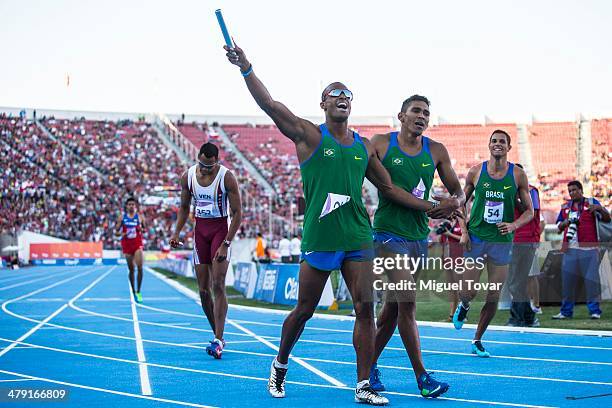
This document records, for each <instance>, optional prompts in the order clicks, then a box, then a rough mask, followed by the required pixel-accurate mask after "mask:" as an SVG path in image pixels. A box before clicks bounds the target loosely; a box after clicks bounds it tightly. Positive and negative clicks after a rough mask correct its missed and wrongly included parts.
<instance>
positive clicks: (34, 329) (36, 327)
mask: <svg viewBox="0 0 612 408" xmlns="http://www.w3.org/2000/svg"><path fill="white" fill-rule="evenodd" d="M89 273H91V271H87V272H83V273H80V274H78V275H75V276H72V277H70V278H68V279H64V280H61V281H59V282H55V283H54V284H52V285H49V286H45V287H44V288H40V289H37V290H35V291H33V292H30V293H26V294H25V295H22V296H19V297H16V298H14V299H10V300H7V301H6V302H4V303H2V310H4V312H5V313H9V312H7V309H6V306H7V305H9V304H11V303H14V302H18V301H20V300H22V299H25V298H27V297H29V296H32V295H36V294H37V293H40V292H43V291H45V290H48V289H51V288H54V287H56V286H58V285H62V284H64V283H66V282H69V281H71V280H73V279H76V278H80V277H81V276H84V275H87V274H89ZM96 282H98V281H96ZM82 293H85V292H81V294H82ZM81 294H79V295H77V296H80V295H81ZM66 307H68V304H67V303H65V304H63V305H62V306H60V307H59V308H58V309H56V310H55V312H53V313H51V314H50V315H49V316H47V317H46V318H45V319H43V320H41V321H40V323H38V324H37V325H36V326H34V327H32V328H31V329H30V330H28V331H27V332H25V333H24V334H23V335H21V337H19V338H18V339H17V340H15V341H14V342H13V343H11V344H10V345H9V346H7V347H6V348H5V349H4V350H2V351H0V357H2V356H3V355H5V354H6V353H8V352H9V351H11V350H12V349H13V348H14V347H15V346H17V344H19V342H21V341H23V340H25V339H27V338H28V337H30V336H31V335H32V334H33V333H34V332H35V331H36V330H38V329H40V328H41V327H42V326H43V325H44V324H45V323H47V322H48V321H49V320H51V319H53V318H54V317H55V316H57V315H58V314H60V313H61V312H62V311H63V310H64V309H65V308H66ZM9 314H10V313H9Z"/></svg>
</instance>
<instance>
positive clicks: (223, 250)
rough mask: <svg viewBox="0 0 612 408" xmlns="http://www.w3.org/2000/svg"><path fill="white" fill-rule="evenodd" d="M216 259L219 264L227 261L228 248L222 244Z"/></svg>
mask: <svg viewBox="0 0 612 408" xmlns="http://www.w3.org/2000/svg"><path fill="white" fill-rule="evenodd" d="M214 259H215V261H217V262H223V261H225V260H226V259H227V247H226V246H225V245H223V244H221V246H220V247H219V248H218V249H217V252H216V253H215V258H214Z"/></svg>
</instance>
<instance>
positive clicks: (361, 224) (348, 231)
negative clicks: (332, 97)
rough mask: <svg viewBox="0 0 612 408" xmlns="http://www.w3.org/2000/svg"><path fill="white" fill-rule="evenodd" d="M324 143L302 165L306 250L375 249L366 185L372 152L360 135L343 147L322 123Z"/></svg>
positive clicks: (303, 245)
mask: <svg viewBox="0 0 612 408" xmlns="http://www.w3.org/2000/svg"><path fill="white" fill-rule="evenodd" d="M319 128H320V129H321V142H320V143H319V146H318V147H317V149H316V150H315V151H314V153H313V154H312V155H311V156H310V157H309V158H308V159H307V160H306V161H304V162H303V163H302V164H301V165H300V172H301V173H302V186H303V188H304V199H305V201H306V210H305V213H304V231H303V239H302V251H356V250H359V249H366V248H371V247H372V227H371V226H370V217H369V216H368V212H367V211H366V209H365V206H364V205H363V200H362V191H361V189H362V186H363V179H364V177H365V173H366V169H367V167H368V151H367V149H366V147H365V145H364V144H363V142H362V140H361V138H360V137H359V135H358V134H357V133H353V144H351V145H350V146H344V145H341V144H339V143H338V142H337V141H336V140H335V139H334V138H333V136H332V135H331V134H330V133H329V130H328V129H327V126H326V125H325V124H322V125H320V126H319Z"/></svg>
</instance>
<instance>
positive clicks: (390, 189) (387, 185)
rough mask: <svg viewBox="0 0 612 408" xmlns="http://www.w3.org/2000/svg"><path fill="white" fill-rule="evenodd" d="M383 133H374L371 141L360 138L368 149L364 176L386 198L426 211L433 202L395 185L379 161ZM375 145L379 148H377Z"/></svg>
mask: <svg viewBox="0 0 612 408" xmlns="http://www.w3.org/2000/svg"><path fill="white" fill-rule="evenodd" d="M384 137H385V135H375V136H374V137H372V142H370V141H369V140H368V139H366V138H361V140H362V141H363V144H364V145H365V147H366V149H367V151H368V168H367V169H366V178H367V179H368V180H370V181H371V182H372V184H374V186H375V187H376V188H377V189H378V191H380V193H381V194H383V195H384V196H385V197H387V198H388V199H390V200H392V201H394V202H395V203H397V204H399V205H402V206H404V207H408V208H412V209H414V210H420V211H427V210H430V209H432V208H433V203H431V202H429V201H426V200H421V199H420V198H417V197H415V196H413V195H412V194H410V193H409V192H407V191H406V190H404V189H402V188H398V187H396V186H395V185H394V184H393V182H392V181H391V175H390V174H389V172H388V171H387V169H386V168H385V166H383V164H382V162H381V161H380V158H379V155H380V154H381V153H380V152H379V150H382V149H380V146H381V145H383V144H384V143H385V140H384ZM377 146H378V147H379V149H377ZM383 154H384V153H383Z"/></svg>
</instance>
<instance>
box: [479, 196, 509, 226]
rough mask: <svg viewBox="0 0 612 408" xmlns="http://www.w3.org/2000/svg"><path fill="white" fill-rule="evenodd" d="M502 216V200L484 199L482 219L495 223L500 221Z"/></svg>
mask: <svg viewBox="0 0 612 408" xmlns="http://www.w3.org/2000/svg"><path fill="white" fill-rule="evenodd" d="M503 218H504V202H503V201H485V210H484V215H483V219H484V220H485V222H487V223H489V224H497V223H500V222H502V220H503Z"/></svg>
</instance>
